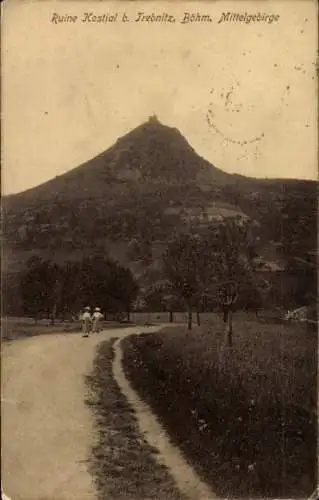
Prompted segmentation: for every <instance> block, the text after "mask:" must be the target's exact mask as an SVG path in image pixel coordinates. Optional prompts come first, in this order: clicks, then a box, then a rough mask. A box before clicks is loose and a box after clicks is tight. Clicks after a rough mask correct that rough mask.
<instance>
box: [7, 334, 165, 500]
mask: <svg viewBox="0 0 319 500" xmlns="http://www.w3.org/2000/svg"><path fill="white" fill-rule="evenodd" d="M158 328H159V327H154V328H153V327H150V328H148V331H149V332H152V331H155V330H157V329H158ZM142 331H145V328H139V327H134V328H131V327H130V328H125V329H114V330H106V331H104V332H102V333H100V334H99V335H95V336H92V337H90V338H83V337H82V336H81V334H65V335H63V334H62V335H55V334H52V335H43V336H38V337H32V338H29V339H26V340H16V341H14V342H12V343H3V344H2V394H1V405H2V414H1V416H2V418H1V440H2V442H1V444H2V465H1V469H2V470H1V472H2V481H1V482H2V487H3V491H4V492H5V494H6V495H8V496H9V497H11V498H12V500H57V499H59V500H73V499H74V500H94V499H95V498H96V494H95V490H94V485H93V483H92V478H91V476H90V474H89V473H88V471H87V467H86V459H87V457H88V454H89V452H90V447H91V445H92V441H93V439H94V432H93V420H92V418H91V414H90V410H89V409H88V407H87V406H86V405H85V398H86V387H85V377H84V375H86V374H88V373H90V371H91V368H92V364H93V359H94V354H95V348H96V345H97V344H98V343H99V342H101V341H103V340H107V339H110V338H111V337H122V336H125V335H129V334H132V333H141V332H142Z"/></svg>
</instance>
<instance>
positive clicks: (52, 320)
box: [51, 304, 57, 326]
mask: <svg viewBox="0 0 319 500" xmlns="http://www.w3.org/2000/svg"><path fill="white" fill-rule="evenodd" d="M56 309H57V308H56V304H54V306H53V308H52V314H51V325H52V326H53V325H54V323H55V318H56Z"/></svg>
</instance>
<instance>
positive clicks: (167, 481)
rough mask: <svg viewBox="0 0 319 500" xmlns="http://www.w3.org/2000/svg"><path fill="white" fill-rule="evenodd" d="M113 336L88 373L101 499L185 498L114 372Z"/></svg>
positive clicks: (95, 470) (93, 466) (93, 460)
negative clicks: (159, 458) (142, 430)
mask: <svg viewBox="0 0 319 500" xmlns="http://www.w3.org/2000/svg"><path fill="white" fill-rule="evenodd" d="M112 344H113V342H112V341H111V342H103V343H102V344H100V346H99V348H98V352H97V356H96V359H95V364H94V369H93V373H92V374H91V375H90V376H89V377H87V385H88V388H89V393H90V396H89V399H88V401H87V403H88V404H89V405H90V407H91V409H93V412H94V415H95V423H96V429H97V435H98V439H97V442H96V443H95V444H94V446H93V448H92V456H91V459H90V464H91V465H90V468H91V472H92V475H93V477H94V480H95V483H96V486H97V491H98V495H99V499H101V500H102V499H103V500H105V499H106V498H110V499H112V500H120V499H132V500H133V499H134V500H137V499H139V500H144V499H145V500H146V499H148V500H151V499H159V500H161V499H162V500H169V499H172V500H182V496H181V495H180V493H179V491H178V490H177V489H176V486H175V484H174V481H173V479H172V477H171V476H170V474H169V473H168V471H167V469H166V468H165V467H164V466H161V465H159V464H158V463H157V461H156V458H155V454H156V450H155V449H153V448H151V447H150V446H149V444H148V443H147V441H146V440H145V439H144V438H143V436H142V435H141V434H140V432H139V428H138V423H137V420H136V417H135V415H134V413H133V410H132V408H131V407H130V406H129V404H128V403H127V401H126V399H125V397H124V396H123V395H122V393H121V392H120V390H119V387H118V386H117V383H116V382H115V380H114V378H113V376H112V360H113V348H112Z"/></svg>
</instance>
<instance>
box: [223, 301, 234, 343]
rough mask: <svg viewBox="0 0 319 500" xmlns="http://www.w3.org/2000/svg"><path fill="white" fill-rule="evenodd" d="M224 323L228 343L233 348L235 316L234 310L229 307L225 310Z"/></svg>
mask: <svg viewBox="0 0 319 500" xmlns="http://www.w3.org/2000/svg"><path fill="white" fill-rule="evenodd" d="M223 322H224V327H225V333H226V334H227V343H228V345H229V346H232V343H233V314H232V310H231V308H230V307H228V306H224V308H223Z"/></svg>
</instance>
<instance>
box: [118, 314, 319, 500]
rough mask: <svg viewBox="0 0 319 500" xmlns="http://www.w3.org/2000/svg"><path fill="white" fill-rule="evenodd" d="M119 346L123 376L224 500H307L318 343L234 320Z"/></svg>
mask: <svg viewBox="0 0 319 500" xmlns="http://www.w3.org/2000/svg"><path fill="white" fill-rule="evenodd" d="M222 340H223V334H222V324H221V323H220V322H219V321H216V320H215V321H214V324H213V325H210V326H209V325H205V326H204V327H202V328H201V329H199V328H198V329H197V328H196V329H194V330H193V331H192V332H190V333H188V332H186V331H185V328H183V327H175V328H167V329H165V330H164V331H162V332H160V333H157V334H152V335H148V336H140V337H138V336H135V337H129V338H127V339H124V341H123V348H124V353H125V355H124V364H125V370H126V373H127V376H128V377H129V378H130V379H131V381H132V383H133V386H134V387H135V389H136V390H138V391H139V393H140V394H141V396H142V397H143V398H144V399H145V400H146V401H147V402H148V403H149V404H150V405H151V406H152V407H153V410H154V411H155V412H156V413H157V414H158V416H159V417H160V419H161V420H162V422H163V425H164V426H165V427H166V428H167V430H168V432H169V433H170V435H171V437H172V439H173V440H174V441H175V443H176V444H178V445H179V446H180V448H181V449H182V451H183V452H184V454H185V456H186V457H188V459H189V460H190V461H191V463H192V464H193V466H194V468H195V469H196V470H197V472H198V473H199V475H201V477H202V478H203V479H204V480H205V481H207V482H208V483H209V484H210V485H211V486H212V488H213V489H214V490H215V492H216V493H217V494H218V495H220V496H221V497H225V496H232V497H237V498H238V497H241V498H248V497H250V498H251V497H253V498H265V497H266V498H267V497H268V498H273V497H277V498H278V497H282V498H297V497H299V498H307V496H310V494H311V493H312V492H313V491H314V489H315V487H316V451H317V450H316V431H317V423H316V411H315V410H316V399H317V391H316V366H317V363H316V352H317V345H316V344H317V337H316V334H315V333H313V332H312V333H311V332H307V331H306V329H305V328H304V327H300V326H284V325H269V324H261V323H259V322H257V321H252V320H250V321H244V320H243V319H241V320H240V321H239V322H238V323H236V320H235V334H234V345H233V347H232V349H229V348H226V349H225V350H224V351H223V349H222Z"/></svg>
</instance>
